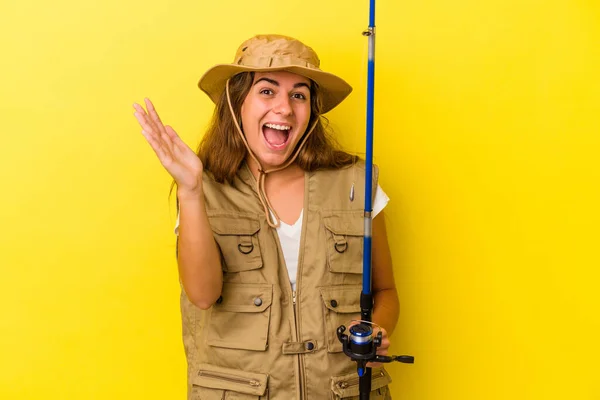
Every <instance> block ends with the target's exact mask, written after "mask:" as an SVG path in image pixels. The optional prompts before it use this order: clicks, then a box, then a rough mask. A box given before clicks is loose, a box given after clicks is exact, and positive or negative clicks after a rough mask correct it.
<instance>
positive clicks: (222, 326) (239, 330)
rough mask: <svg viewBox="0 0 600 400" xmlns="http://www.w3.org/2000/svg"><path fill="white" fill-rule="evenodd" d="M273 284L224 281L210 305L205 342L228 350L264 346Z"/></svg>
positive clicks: (256, 348) (269, 316) (262, 348)
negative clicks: (215, 300)
mask: <svg viewBox="0 0 600 400" xmlns="http://www.w3.org/2000/svg"><path fill="white" fill-rule="evenodd" d="M272 297H273V285H265V284H252V283H228V282H224V283H223V290H222V292H221V297H220V298H219V300H218V301H217V303H215V304H214V305H213V306H212V308H211V314H210V322H209V324H208V334H207V339H206V342H207V344H208V345H210V346H215V347H226V348H230V349H243V350H257V351H264V350H266V349H267V338H268V336H269V320H270V318H271V302H272Z"/></svg>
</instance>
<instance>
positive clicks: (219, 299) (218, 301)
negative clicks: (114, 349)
mask: <svg viewBox="0 0 600 400" xmlns="http://www.w3.org/2000/svg"><path fill="white" fill-rule="evenodd" d="M222 302H223V296H219V298H218V299H217V304H221V303H222Z"/></svg>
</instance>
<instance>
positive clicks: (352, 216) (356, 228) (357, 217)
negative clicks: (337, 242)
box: [323, 211, 365, 237]
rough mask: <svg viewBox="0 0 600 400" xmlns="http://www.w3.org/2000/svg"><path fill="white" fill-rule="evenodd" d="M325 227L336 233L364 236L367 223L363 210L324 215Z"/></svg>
mask: <svg viewBox="0 0 600 400" xmlns="http://www.w3.org/2000/svg"><path fill="white" fill-rule="evenodd" d="M323 223H324V224H325V228H327V230H329V231H331V232H332V233H335V234H336V235H350V236H361V237H362V236H363V235H364V233H365V225H364V218H363V211H361V212H360V213H357V212H353V213H344V214H341V215H330V216H328V217H323Z"/></svg>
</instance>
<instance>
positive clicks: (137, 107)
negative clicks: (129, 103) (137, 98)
mask: <svg viewBox="0 0 600 400" xmlns="http://www.w3.org/2000/svg"><path fill="white" fill-rule="evenodd" d="M133 108H134V110H136V111H137V112H139V113H140V114H146V110H144V107H142V106H141V105H139V104H138V103H133Z"/></svg>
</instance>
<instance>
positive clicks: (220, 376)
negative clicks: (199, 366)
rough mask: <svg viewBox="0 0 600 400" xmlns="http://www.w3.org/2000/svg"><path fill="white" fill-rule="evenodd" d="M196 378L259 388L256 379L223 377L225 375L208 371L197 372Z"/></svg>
mask: <svg viewBox="0 0 600 400" xmlns="http://www.w3.org/2000/svg"><path fill="white" fill-rule="evenodd" d="M198 376H205V377H207V378H213V379H219V380H222V381H228V382H233V383H241V384H243V385H248V386H252V387H259V386H260V382H259V381H257V380H256V379H247V378H240V377H237V376H231V375H225V374H220V373H215V372H209V371H198Z"/></svg>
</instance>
